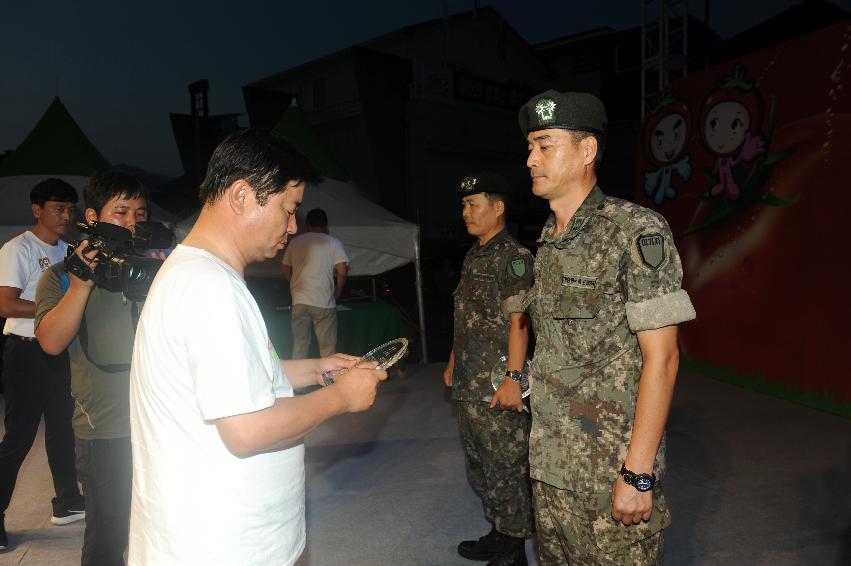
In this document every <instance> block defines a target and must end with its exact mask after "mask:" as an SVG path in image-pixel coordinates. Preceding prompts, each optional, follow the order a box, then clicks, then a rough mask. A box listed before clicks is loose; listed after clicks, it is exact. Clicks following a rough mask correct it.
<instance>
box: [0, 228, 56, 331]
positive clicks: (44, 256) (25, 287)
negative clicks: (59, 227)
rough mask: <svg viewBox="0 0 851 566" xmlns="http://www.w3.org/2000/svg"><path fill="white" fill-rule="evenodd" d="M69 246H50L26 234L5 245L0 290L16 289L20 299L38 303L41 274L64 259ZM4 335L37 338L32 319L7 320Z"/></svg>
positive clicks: (0, 263)
mask: <svg viewBox="0 0 851 566" xmlns="http://www.w3.org/2000/svg"><path fill="white" fill-rule="evenodd" d="M67 250H68V244H66V243H65V242H64V241H62V240H59V243H57V244H55V245H50V244H48V243H46V242H44V241H42V240H40V239H39V238H38V236H36V235H35V234H33V233H32V232H30V231H29V230H27V231H26V232H24V233H23V234H21V235H20V236H16V237H14V238H12V239H11V240H9V241H8V242H6V243H5V244H3V247H2V248H0V287H15V288H17V289H20V290H21V298H22V299H24V300H25V301H35V290H36V287H38V278H39V277H41V273H42V271H44V270H45V269H47V268H48V267H50V266H51V265H53V264H54V263H59V262H60V261H62V260H64V259H65V252H66V251H67ZM3 334H17V335H18V336H28V337H30V338H32V337H34V336H35V330H34V328H33V319H31V318H7V319H6V325H5V326H4V327H3Z"/></svg>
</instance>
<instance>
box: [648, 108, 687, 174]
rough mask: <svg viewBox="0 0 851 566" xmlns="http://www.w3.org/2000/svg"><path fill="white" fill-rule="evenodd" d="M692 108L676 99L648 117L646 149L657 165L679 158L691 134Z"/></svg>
mask: <svg viewBox="0 0 851 566" xmlns="http://www.w3.org/2000/svg"><path fill="white" fill-rule="evenodd" d="M691 122H692V119H691V110H689V107H688V105H687V104H686V103H685V101H683V100H676V101H674V102H673V103H671V104H669V105H667V106H665V107H664V108H663V109H662V110H661V111H659V112H657V113H656V114H654V115H653V116H651V117H650V118H648V119H647V121H646V122H645V124H644V136H643V137H644V151H645V153H646V154H647V157H648V158H649V159H650V160H651V161H652V162H653V163H654V164H655V165H657V166H662V165H667V164H668V163H671V162H673V161H676V160H678V159H679V158H681V157H682V155H683V153H685V150H686V146H687V145H688V141H689V138H690V136H691Z"/></svg>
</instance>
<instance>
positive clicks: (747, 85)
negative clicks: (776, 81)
mask: <svg viewBox="0 0 851 566" xmlns="http://www.w3.org/2000/svg"><path fill="white" fill-rule="evenodd" d="M761 122H762V98H761V97H760V95H759V92H758V91H757V90H756V88H754V84H753V82H750V81H748V80H747V78H746V77H745V67H744V66H742V65H736V67H735V69H734V70H733V74H732V75H730V76H724V77H721V79H720V80H719V81H718V87H717V88H716V89H715V90H713V91H712V92H711V93H710V94H709V96H707V97H706V101H705V102H704V103H703V108H702V110H701V114H700V125H701V129H702V132H701V133H702V134H703V143H704V144H705V145H706V147H707V149H709V151H710V152H711V153H712V154H713V155H714V156H715V162H714V164H713V165H712V175H713V179H714V181H715V184H714V185H713V186H712V188H710V189H709V194H710V196H713V197H717V196H721V195H724V196H725V197H726V198H727V200H729V201H731V202H732V201H736V200H738V199H739V197H740V196H741V189H740V188H739V182H738V180H737V179H736V176H735V174H734V171H735V170H736V168H737V167H739V166H740V165H742V164H743V163H747V162H751V161H753V160H754V159H756V158H757V157H758V156H760V155H762V154H764V153H765V140H764V138H763V136H762V135H761V134H760V133H759V128H760V125H761Z"/></svg>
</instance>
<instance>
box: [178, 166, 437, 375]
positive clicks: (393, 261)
mask: <svg viewBox="0 0 851 566" xmlns="http://www.w3.org/2000/svg"><path fill="white" fill-rule="evenodd" d="M314 208H321V209H322V210H324V211H325V212H326V213H327V214H328V224H329V232H330V233H331V235H332V236H334V237H335V238H338V239H339V240H340V241H341V242H342V243H343V246H344V247H345V248H346V253H347V254H348V256H349V260H350V263H349V275H352V276H358V275H367V276H369V275H379V274H381V273H384V272H386V271H389V270H391V269H394V268H396V267H400V266H403V265H406V264H408V263H411V262H413V263H414V268H415V274H416V281H415V284H416V292H417V311H418V315H419V320H420V345H421V348H422V357H423V361H424V362H427V361H428V353H427V350H426V341H425V311H424V308H423V290H422V280H423V278H422V270H421V268H420V245H419V227H418V226H417V225H416V224H413V223H411V222H408V221H406V220H403V219H402V218H400V217H398V216H396V215H395V214H393V213H392V212H390V211H389V210H387V209H385V208H382V207H381V206H379V205H377V204H375V203H373V202H372V201H370V200H368V199H367V198H365V197H364V196H363V195H362V194H361V193H360V191H359V190H358V189H357V187H356V186H354V185H353V184H351V183H345V182H342V181H337V180H335V179H329V178H325V180H324V181H323V182H322V183H321V184H319V185H318V186H313V185H311V186H310V187H308V188H307V190H305V192H304V201H303V202H302V204H301V207H300V209H299V212H298V214H297V218H298V224H299V228H300V229H301V228H302V227H303V226H304V217H305V216H306V214H307V212H308V211H309V210H311V209H314ZM197 218H198V213H195V214H193V215H192V216H190V217H189V218H186V219H184V220H181V221H179V222H178V223H177V224H176V225H175V228H174V230H175V233H176V235H177V240H178V241H181V240H182V239H183V238H184V237H185V236H186V234H188V233H189V230H190V229H191V228H192V225H193V224H194V223H195V220H196V219H197ZM282 256H283V252H280V253H279V254H278V255H277V256H276V257H275V258H273V259H270V260H268V261H265V262H263V263H259V264H254V265H251V266H249V267H248V269H247V270H246V275H247V276H252V277H281V267H280V266H281V258H282Z"/></svg>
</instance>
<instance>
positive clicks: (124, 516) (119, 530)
mask: <svg viewBox="0 0 851 566" xmlns="http://www.w3.org/2000/svg"><path fill="white" fill-rule="evenodd" d="M77 473H78V474H79V476H80V481H81V482H82V483H83V492H84V493H85V496H86V532H85V534H84V535H83V557H82V560H81V565H82V566H123V565H124V549H126V548H127V530H128V525H129V521H130V488H131V479H132V474H133V467H132V464H131V457H130V438H129V437H125V438H111V439H105V440H83V439H80V438H78V439H77Z"/></svg>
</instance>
